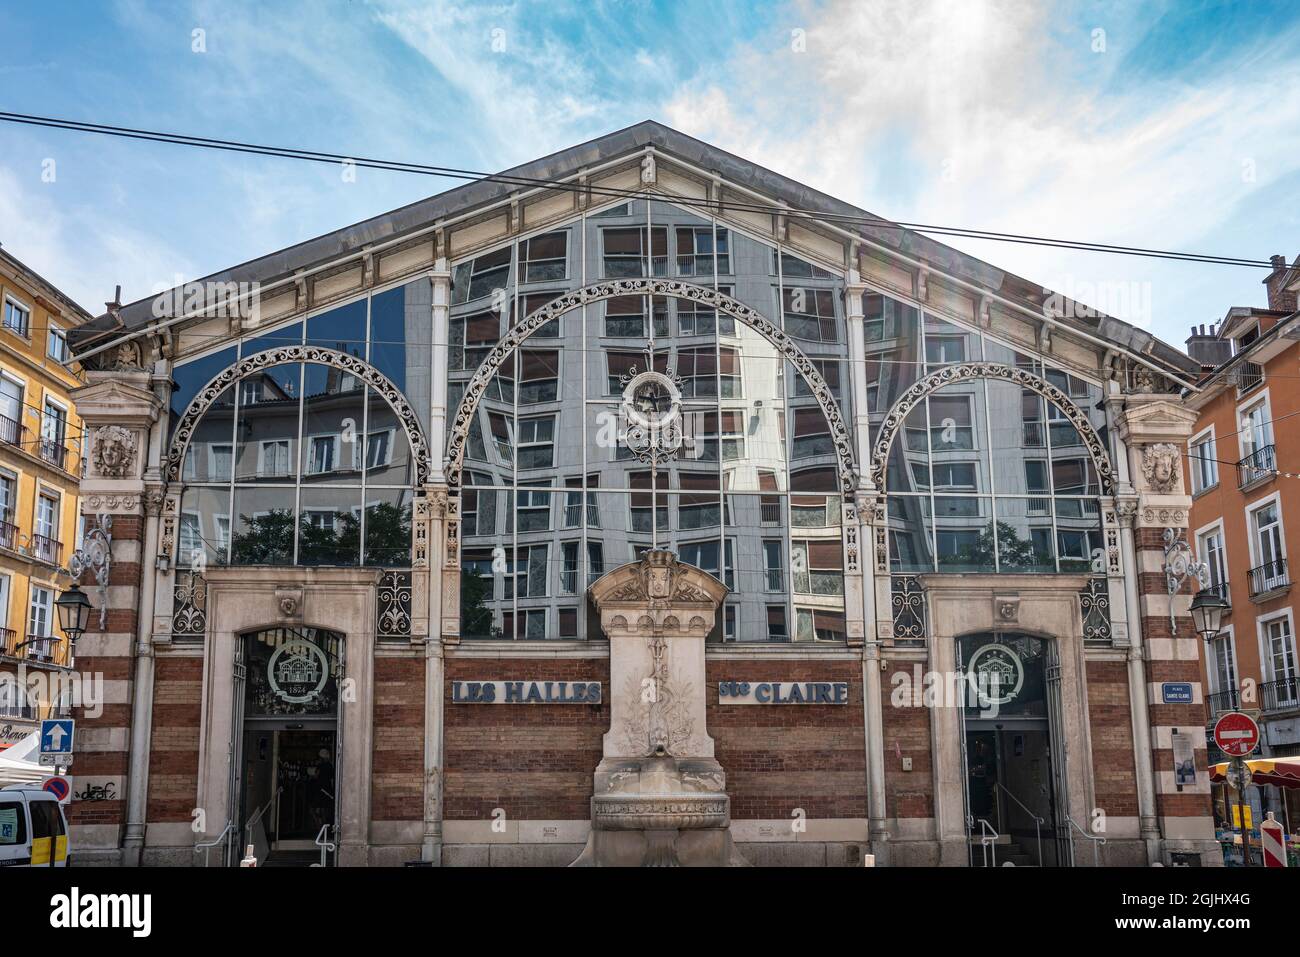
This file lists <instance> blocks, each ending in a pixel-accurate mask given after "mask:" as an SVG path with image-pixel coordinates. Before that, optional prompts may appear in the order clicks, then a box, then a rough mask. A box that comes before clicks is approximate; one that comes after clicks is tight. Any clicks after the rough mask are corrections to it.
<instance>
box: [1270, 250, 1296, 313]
mask: <svg viewBox="0 0 1300 957" xmlns="http://www.w3.org/2000/svg"><path fill="white" fill-rule="evenodd" d="M1269 262H1271V263H1272V264H1273V271H1272V272H1271V273H1269V274H1268V276H1266V277H1265V279H1264V287H1265V288H1266V289H1267V290H1268V308H1270V309H1276V310H1278V311H1279V312H1295V311H1296V294H1295V290H1293V289H1291V290H1288V289H1287V288H1286V287H1287V281H1288V279H1290V280H1292V281H1294V280H1295V278H1296V269H1295V267H1294V266H1291V267H1288V266H1287V264H1286V257H1285V256H1270V257H1269ZM1297 262H1300V257H1298V258H1297Z"/></svg>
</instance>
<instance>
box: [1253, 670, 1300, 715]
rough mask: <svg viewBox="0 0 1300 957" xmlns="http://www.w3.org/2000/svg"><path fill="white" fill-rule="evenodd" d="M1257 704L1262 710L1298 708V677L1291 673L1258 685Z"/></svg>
mask: <svg viewBox="0 0 1300 957" xmlns="http://www.w3.org/2000/svg"><path fill="white" fill-rule="evenodd" d="M1259 704H1260V708H1261V709H1262V710H1264V711H1288V710H1290V709H1292V708H1300V677H1296V676H1295V675H1292V676H1291V677H1289V678H1279V679H1278V680H1277V681H1270V682H1267V683H1266V684H1262V685H1260V686H1259Z"/></svg>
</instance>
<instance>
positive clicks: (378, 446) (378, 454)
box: [366, 429, 393, 469]
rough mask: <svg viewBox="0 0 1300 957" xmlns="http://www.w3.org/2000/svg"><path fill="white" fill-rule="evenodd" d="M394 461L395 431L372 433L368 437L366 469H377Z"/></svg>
mask: <svg viewBox="0 0 1300 957" xmlns="http://www.w3.org/2000/svg"><path fill="white" fill-rule="evenodd" d="M392 461H393V430H392V429H384V430H383V431H382V432H371V433H370V434H369V435H368V436H366V468H371V469H377V468H381V467H383V466H385V465H388V464H389V463H391V462H392Z"/></svg>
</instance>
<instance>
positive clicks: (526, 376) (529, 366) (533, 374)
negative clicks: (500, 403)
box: [516, 351, 560, 405]
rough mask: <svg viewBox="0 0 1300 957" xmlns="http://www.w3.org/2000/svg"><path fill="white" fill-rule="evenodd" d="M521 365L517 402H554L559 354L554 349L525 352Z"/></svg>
mask: <svg viewBox="0 0 1300 957" xmlns="http://www.w3.org/2000/svg"><path fill="white" fill-rule="evenodd" d="M516 355H518V353H516ZM521 365H522V368H521V369H520V370H519V374H520V386H519V404H520V405H534V404H536V403H538V402H554V401H555V400H556V398H557V397H558V396H559V391H560V354H559V353H558V352H554V351H552V352H533V351H529V352H525V353H523V356H522V361H521Z"/></svg>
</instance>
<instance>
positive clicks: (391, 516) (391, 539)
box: [365, 489, 413, 568]
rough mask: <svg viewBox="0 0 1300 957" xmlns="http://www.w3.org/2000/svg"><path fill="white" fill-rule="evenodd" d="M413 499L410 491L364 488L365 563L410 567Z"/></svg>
mask: <svg viewBox="0 0 1300 957" xmlns="http://www.w3.org/2000/svg"><path fill="white" fill-rule="evenodd" d="M412 498H413V493H412V492H411V491H410V490H409V489H366V532H365V536H366V549H365V564H367V565H384V566H388V567H392V568H406V567H409V566H410V564H411V500H412Z"/></svg>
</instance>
